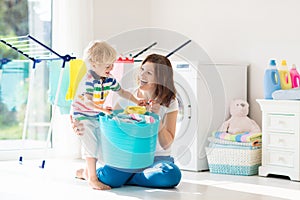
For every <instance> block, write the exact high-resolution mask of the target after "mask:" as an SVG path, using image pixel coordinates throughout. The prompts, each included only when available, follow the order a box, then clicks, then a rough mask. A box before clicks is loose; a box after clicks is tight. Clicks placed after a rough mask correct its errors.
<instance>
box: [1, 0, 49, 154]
mask: <svg viewBox="0 0 300 200" xmlns="http://www.w3.org/2000/svg"><path fill="white" fill-rule="evenodd" d="M51 8H52V1H51V0H0V18H1V21H0V38H3V39H5V38H8V37H19V36H24V35H28V34H30V35H32V36H34V37H35V38H38V40H39V41H41V42H42V43H43V44H46V45H47V46H51V27H52V25H51V19H52V16H51V12H52V11H51ZM0 59H1V67H0V127H1V128H0V155H1V151H2V152H3V151H7V150H10V151H11V150H19V149H23V148H24V149H28V148H30V149H38V148H44V147H45V145H46V144H45V141H46V138H47V135H48V129H49V124H50V122H49V121H50V115H51V112H50V110H51V109H50V108H51V105H50V103H49V101H48V94H47V90H48V85H49V75H48V74H49V72H48V68H47V64H46V62H41V63H39V64H38V66H37V67H36V68H35V69H36V70H35V76H34V78H33V77H32V70H33V62H32V61H30V60H29V59H27V58H26V57H24V56H23V55H22V54H19V53H17V52H16V51H15V50H13V49H12V48H10V47H8V46H7V45H5V44H3V43H0ZM30 84H33V85H34V90H33V91H32V92H31V94H30V98H28V96H29V95H28V94H29V85H30ZM26 108H28V109H29V112H28V113H27V115H26ZM24 119H26V120H24ZM24 127H25V128H26V129H24ZM23 130H26V132H25V133H26V134H24V136H25V138H23V139H24V140H22V136H23ZM2 158H4V157H2V156H0V159H2Z"/></svg>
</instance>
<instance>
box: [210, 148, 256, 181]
mask: <svg viewBox="0 0 300 200" xmlns="http://www.w3.org/2000/svg"><path fill="white" fill-rule="evenodd" d="M205 150H206V155H207V160H208V166H209V171H210V172H211V173H216V174H232V175H244V176H249V175H256V174H258V167H259V166H260V165H261V148H258V149H242V148H213V147H206V149H205Z"/></svg>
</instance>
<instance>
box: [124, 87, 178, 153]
mask: <svg viewBox="0 0 300 200" xmlns="http://www.w3.org/2000/svg"><path fill="white" fill-rule="evenodd" d="M137 92H138V89H136V90H134V91H133V92H132V94H133V95H134V96H135V97H136V98H137V99H140V98H138V97H137ZM119 105H120V106H121V108H123V109H125V108H126V107H127V106H130V105H134V103H133V102H131V101H128V100H127V99H124V98H122V97H120V98H119ZM174 111H178V100H177V99H173V100H171V103H170V105H169V107H166V106H160V111H159V113H158V115H159V117H160V119H161V120H162V123H164V120H165V116H166V114H168V113H171V112H174ZM171 146H172V145H170V146H169V147H168V148H167V149H163V148H162V146H161V145H160V143H159V140H158V138H157V144H156V152H155V156H170V155H171Z"/></svg>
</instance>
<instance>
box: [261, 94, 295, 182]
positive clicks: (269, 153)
mask: <svg viewBox="0 0 300 200" xmlns="http://www.w3.org/2000/svg"><path fill="white" fill-rule="evenodd" d="M257 102H258V103H259V105H260V108H261V110H262V166H260V167H259V175H260V176H268V175H269V174H275V175H283V176H288V177H289V178H290V179H291V180H295V181H300V169H299V165H300V158H299V155H300V147H299V146H300V139H299V138H300V137H299V135H300V101H292V100H264V99H258V100H257Z"/></svg>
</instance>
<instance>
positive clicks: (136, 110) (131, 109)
mask: <svg viewBox="0 0 300 200" xmlns="http://www.w3.org/2000/svg"><path fill="white" fill-rule="evenodd" d="M146 112H147V110H146V107H145V106H127V107H126V108H125V110H124V114H140V115H143V114H145V113H146Z"/></svg>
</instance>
